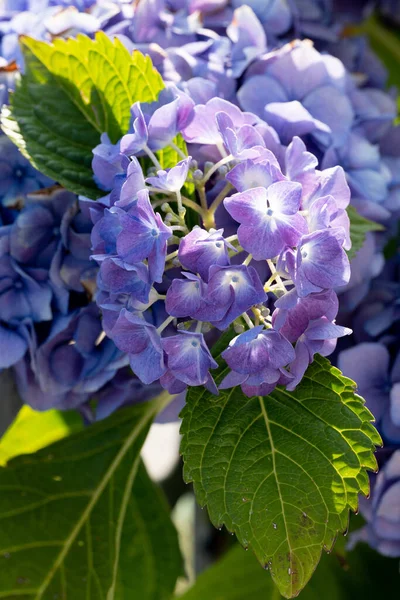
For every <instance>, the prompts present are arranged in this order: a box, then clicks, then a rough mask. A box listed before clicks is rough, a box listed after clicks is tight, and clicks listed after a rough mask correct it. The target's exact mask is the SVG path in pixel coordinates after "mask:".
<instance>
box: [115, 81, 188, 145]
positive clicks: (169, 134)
mask: <svg viewBox="0 0 400 600" xmlns="http://www.w3.org/2000/svg"><path fill="white" fill-rule="evenodd" d="M193 105H194V103H193V100H192V99H191V98H190V97H189V96H187V94H185V93H183V92H180V91H178V90H177V89H176V88H167V89H165V90H163V91H162V92H161V93H160V95H159V99H158V101H157V103H154V104H153V105H152V106H148V107H147V108H148V111H149V112H146V105H141V104H140V102H136V103H135V104H134V105H133V106H132V120H133V123H132V126H131V129H132V133H127V134H126V135H124V136H123V138H122V139H121V145H120V150H121V152H122V154H125V155H127V156H131V155H134V154H139V153H141V152H142V151H144V150H145V149H146V148H149V149H150V150H159V149H160V148H164V147H165V146H167V145H168V144H169V143H170V142H172V140H173V139H174V137H175V136H176V135H177V134H178V133H179V132H180V131H182V129H184V127H186V126H187V125H188V124H189V123H190V121H191V119H192V117H193ZM143 110H144V112H143Z"/></svg>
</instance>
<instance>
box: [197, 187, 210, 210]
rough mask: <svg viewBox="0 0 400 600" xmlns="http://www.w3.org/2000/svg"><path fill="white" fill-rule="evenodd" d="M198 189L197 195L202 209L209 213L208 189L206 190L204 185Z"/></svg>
mask: <svg viewBox="0 0 400 600" xmlns="http://www.w3.org/2000/svg"><path fill="white" fill-rule="evenodd" d="M196 189H197V193H198V194H199V198H200V204H201V208H202V209H203V210H204V212H207V211H208V204H207V198H206V189H205V187H204V185H201V186H198V187H197V188H196Z"/></svg>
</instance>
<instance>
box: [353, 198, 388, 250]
mask: <svg viewBox="0 0 400 600" xmlns="http://www.w3.org/2000/svg"><path fill="white" fill-rule="evenodd" d="M347 214H348V215H349V219H350V239H351V248H350V250H349V251H348V253H347V254H348V257H349V258H350V259H352V258H354V257H355V255H356V254H357V252H358V251H359V250H360V249H361V248H362V247H363V245H364V242H365V236H366V234H367V233H368V231H383V230H384V229H385V228H384V227H383V225H380V224H379V223H375V222H374V221H370V220H369V219H366V218H365V217H362V216H361V215H360V213H359V212H358V211H357V210H356V209H355V208H354V206H352V205H351V204H350V205H349V206H348V207H347Z"/></svg>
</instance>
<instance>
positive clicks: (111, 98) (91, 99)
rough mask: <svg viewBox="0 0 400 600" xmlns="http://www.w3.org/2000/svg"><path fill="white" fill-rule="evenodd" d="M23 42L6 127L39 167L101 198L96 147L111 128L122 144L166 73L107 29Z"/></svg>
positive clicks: (5, 114)
mask: <svg viewBox="0 0 400 600" xmlns="http://www.w3.org/2000/svg"><path fill="white" fill-rule="evenodd" d="M21 44H22V50H23V54H24V59H25V65H26V70H25V75H22V77H21V80H20V81H19V82H18V84H17V89H16V91H15V93H14V94H12V96H11V106H10V108H5V109H4V110H3V116H2V127H3V130H4V131H5V132H6V133H7V135H8V136H9V137H10V138H11V139H12V141H13V142H14V143H16V144H17V146H18V147H19V148H20V149H21V151H22V152H23V153H24V154H25V156H26V157H27V158H29V160H30V161H31V162H32V164H33V165H34V166H35V167H36V168H37V169H39V170H40V171H42V172H43V173H45V174H46V175H48V176H49V177H52V178H53V179H54V180H56V181H58V182H59V183H61V184H62V185H63V186H65V187H66V188H67V189H69V190H71V191H73V192H76V193H78V194H84V195H86V196H88V197H89V198H98V197H99V196H101V195H103V194H104V192H101V191H100V190H99V189H98V188H97V186H96V184H95V182H94V181H93V175H92V169H91V161H92V149H93V148H94V146H96V145H97V144H98V143H99V138H100V134H101V133H103V132H107V133H108V135H109V136H110V139H111V140H112V141H113V142H114V143H115V142H117V140H118V139H119V138H120V137H121V136H122V135H124V134H125V133H126V132H127V130H128V127H129V121H130V107H131V106H132V104H133V103H134V102H135V101H137V100H140V101H142V102H151V101H153V100H156V99H157V96H158V93H159V92H160V90H161V89H162V88H163V87H164V84H163V81H162V79H161V76H160V74H159V73H158V72H157V71H156V70H155V69H154V68H153V65H152V63H151V60H150V58H149V57H148V56H143V54H141V53H140V52H138V51H135V52H134V53H133V54H132V55H130V54H129V52H128V50H127V49H126V48H125V47H124V46H123V44H122V43H121V42H120V41H119V40H118V39H115V40H113V41H112V40H110V38H109V37H108V36H106V35H105V34H104V33H102V32H99V33H98V34H97V35H96V39H95V40H91V39H89V38H88V37H86V36H84V35H78V36H77V38H76V39H68V40H62V39H56V40H55V41H54V42H53V43H52V44H47V43H45V42H40V41H37V40H34V39H33V38H29V37H26V36H22V37H21ZM163 162H164V163H165V160H163ZM175 162H176V161H175Z"/></svg>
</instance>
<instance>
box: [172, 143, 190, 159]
mask: <svg viewBox="0 0 400 600" xmlns="http://www.w3.org/2000/svg"><path fill="white" fill-rule="evenodd" d="M169 145H170V146H171V148H172V149H173V150H175V152H176V153H177V154H179V156H180V157H181V158H182V159H185V158H187V156H186V154H185V153H184V152H183V151H182V150H181V149H180V148H179V147H178V146H177V145H176V144H175V142H170V143H169Z"/></svg>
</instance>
